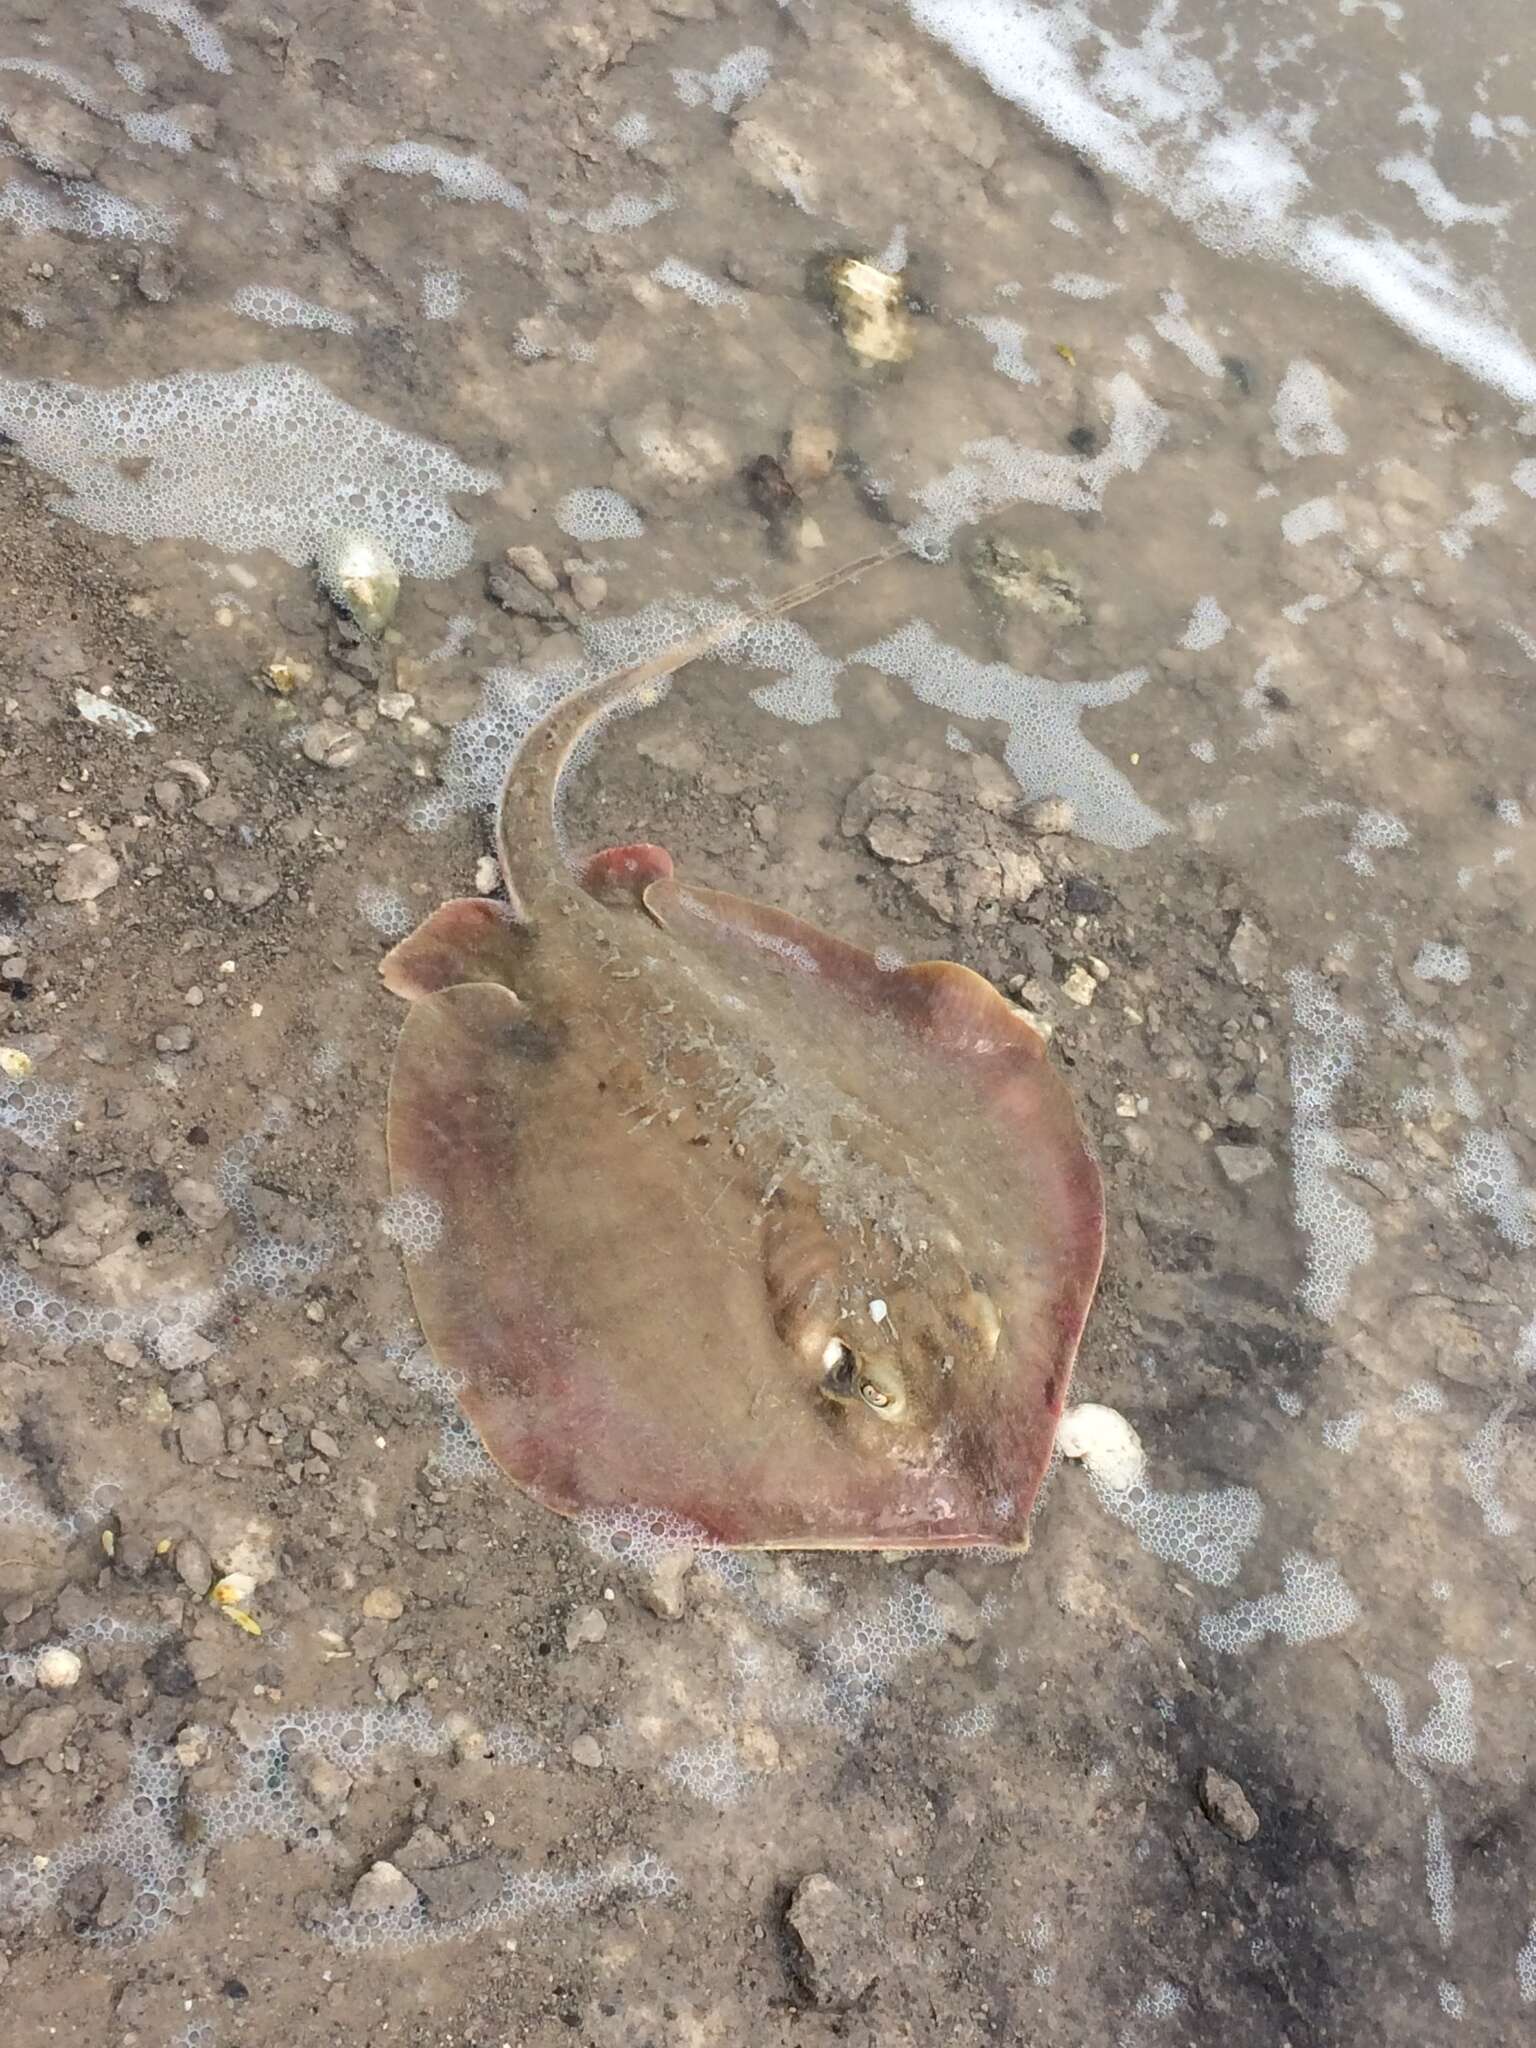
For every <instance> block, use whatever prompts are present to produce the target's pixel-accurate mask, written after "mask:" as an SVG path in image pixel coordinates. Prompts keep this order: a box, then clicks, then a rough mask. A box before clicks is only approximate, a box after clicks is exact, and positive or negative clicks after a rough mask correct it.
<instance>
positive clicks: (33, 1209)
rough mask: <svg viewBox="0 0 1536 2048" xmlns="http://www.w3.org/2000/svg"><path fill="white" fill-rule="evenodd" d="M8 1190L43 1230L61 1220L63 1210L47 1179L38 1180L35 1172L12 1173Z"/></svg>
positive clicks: (50, 1227) (50, 1228) (53, 1226)
mask: <svg viewBox="0 0 1536 2048" xmlns="http://www.w3.org/2000/svg"><path fill="white" fill-rule="evenodd" d="M10 1192H11V1194H12V1196H13V1197H14V1198H15V1199H16V1200H17V1201H18V1202H20V1204H21V1206H22V1207H23V1209H25V1210H26V1212H27V1214H28V1215H29V1216H30V1217H31V1218H32V1220H33V1222H34V1223H36V1224H38V1225H39V1226H40V1227H41V1228H42V1229H44V1230H53V1229H55V1228H56V1227H57V1225H58V1224H59V1222H60V1221H61V1220H62V1218H63V1215H64V1211H63V1209H62V1208H61V1207H60V1206H59V1199H58V1197H57V1195H55V1194H54V1192H53V1189H52V1188H51V1187H49V1185H48V1183H47V1181H45V1180H39V1179H38V1177H37V1175H36V1174H35V1173H13V1174H12V1175H11V1180H10Z"/></svg>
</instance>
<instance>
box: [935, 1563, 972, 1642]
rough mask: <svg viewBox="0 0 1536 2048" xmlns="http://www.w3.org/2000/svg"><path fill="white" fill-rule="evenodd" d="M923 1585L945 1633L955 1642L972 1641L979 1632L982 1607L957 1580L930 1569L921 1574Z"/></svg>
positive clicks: (944, 1573) (947, 1574)
mask: <svg viewBox="0 0 1536 2048" xmlns="http://www.w3.org/2000/svg"><path fill="white" fill-rule="evenodd" d="M923 1584H924V1586H925V1587H926V1588H927V1589H928V1593H929V1596H930V1597H931V1599H932V1601H933V1604H934V1606H935V1607H937V1608H938V1610H939V1613H940V1614H941V1616H942V1617H943V1620H944V1628H945V1632H946V1634H948V1635H950V1636H953V1638H954V1640H955V1641H956V1642H957V1643H974V1642H975V1640H976V1638H977V1637H978V1636H979V1635H980V1634H981V1609H980V1608H979V1607H978V1606H977V1605H976V1602H975V1601H974V1600H973V1599H972V1598H971V1596H970V1594H969V1593H967V1592H966V1590H965V1588H964V1586H962V1585H961V1584H960V1582H959V1580H958V1579H952V1578H951V1577H950V1575H949V1573H948V1572H939V1571H933V1572H928V1573H927V1574H926V1575H925V1576H924V1579H923Z"/></svg>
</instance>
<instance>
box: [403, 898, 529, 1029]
mask: <svg viewBox="0 0 1536 2048" xmlns="http://www.w3.org/2000/svg"><path fill="white" fill-rule="evenodd" d="M522 943H523V932H522V927H521V926H520V925H519V924H518V922H517V920H516V919H515V918H514V917H513V915H512V913H511V911H510V910H508V908H507V906H506V905H505V904H504V903H493V902H490V901H488V900H487V898H485V897H484V896H460V897H457V898H455V900H454V901H453V902H452V903H445V904H443V905H442V907H441V909H438V910H434V911H433V913H432V915H431V916H430V917H429V918H428V919H427V920H426V922H425V923H424V924H419V925H418V926H417V927H416V929H415V931H413V932H412V933H411V935H410V937H409V938H408V939H402V940H401V941H400V943H399V945H398V946H396V947H395V948H394V949H393V950H392V951H391V952H388V953H386V954H385V955H384V958H383V959H382V960H381V961H380V962H379V975H380V978H381V979H382V980H383V983H384V986H385V987H386V988H387V989H388V990H389V992H390V994H391V995H396V996H401V997H403V998H404V1000H405V1001H406V1002H408V1003H414V1002H419V1001H420V1000H421V998H422V997H423V996H435V995H437V994H438V993H439V992H440V991H441V990H443V989H445V988H455V987H457V986H458V984H459V983H460V982H463V981H494V982H498V983H499V984H500V985H501V986H502V987H503V988H511V987H512V985H513V981H514V977H515V974H516V970H517V965H518V961H519V959H520V957H521V952H522Z"/></svg>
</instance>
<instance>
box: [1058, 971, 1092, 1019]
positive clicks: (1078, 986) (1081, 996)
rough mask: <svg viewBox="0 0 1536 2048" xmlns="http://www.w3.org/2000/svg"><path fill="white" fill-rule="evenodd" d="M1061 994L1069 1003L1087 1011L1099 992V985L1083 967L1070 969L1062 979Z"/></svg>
mask: <svg viewBox="0 0 1536 2048" xmlns="http://www.w3.org/2000/svg"><path fill="white" fill-rule="evenodd" d="M1061 992H1062V994H1063V995H1064V996H1065V997H1066V999H1067V1001H1068V1002H1069V1003H1078V1004H1081V1006H1082V1007H1083V1008H1084V1009H1086V1008H1087V1006H1088V1005H1089V1004H1090V1003H1091V1002H1092V1001H1093V999H1094V997H1095V996H1096V995H1097V994H1098V992H1099V984H1098V982H1097V981H1096V980H1095V979H1094V977H1093V975H1091V974H1090V973H1089V972H1088V969H1087V968H1086V967H1083V966H1076V967H1069V968H1068V969H1067V972H1066V973H1065V974H1064V975H1063V976H1062V977H1061Z"/></svg>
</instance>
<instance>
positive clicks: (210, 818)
mask: <svg viewBox="0 0 1536 2048" xmlns="http://www.w3.org/2000/svg"><path fill="white" fill-rule="evenodd" d="M192 815H193V817H194V818H196V819H197V820H198V821H199V822H200V823H201V824H204V825H207V826H209V827H210V828H211V829H212V830H213V831H215V832H227V831H228V830H229V828H230V827H231V825H238V824H239V822H240V806H239V805H238V804H237V803H236V802H235V800H234V798H233V797H232V796H231V795H230V794H229V791H228V790H227V789H216V790H215V791H214V793H213V795H212V796H205V797H204V798H203V800H202V802H201V803H200V804H194V805H193V806H192Z"/></svg>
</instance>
